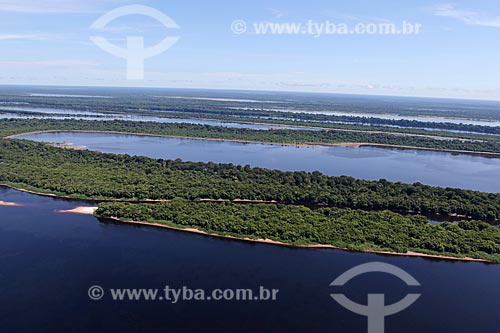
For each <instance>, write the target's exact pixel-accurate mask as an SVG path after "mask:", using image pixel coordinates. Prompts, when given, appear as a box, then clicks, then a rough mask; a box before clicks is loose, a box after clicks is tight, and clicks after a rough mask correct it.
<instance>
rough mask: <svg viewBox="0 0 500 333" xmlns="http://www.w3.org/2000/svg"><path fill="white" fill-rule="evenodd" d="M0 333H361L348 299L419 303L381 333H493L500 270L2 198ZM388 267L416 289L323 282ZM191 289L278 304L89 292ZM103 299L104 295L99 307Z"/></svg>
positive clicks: (387, 281)
mask: <svg viewBox="0 0 500 333" xmlns="http://www.w3.org/2000/svg"><path fill="white" fill-rule="evenodd" d="M0 200H4V201H10V202H18V203H24V204H25V205H26V206H25V207H0V216H2V218H1V219H0V267H2V268H1V270H0V304H1V306H2V311H1V313H0V327H1V330H2V332H16V333H17V332H30V333H31V332H124V333H126V332H138V331H144V332H157V331H158V328H159V327H165V330H166V331H167V330H168V331H171V332H208V333H210V332H217V333H220V332H249V333H250V332H252V333H253V332H366V325H367V322H366V318H365V317H362V316H358V315H355V314H353V313H351V312H349V311H347V310H346V309H344V308H342V307H341V306H340V305H338V304H337V303H336V302H334V301H333V300H332V299H331V298H330V296H329V294H331V293H333V292H336V293H339V292H341V293H345V294H346V295H347V296H348V297H349V298H351V299H352V300H353V301H355V302H359V303H366V295H367V293H385V294H386V299H387V303H393V302H397V301H399V300H400V299H401V298H403V297H404V296H406V295H407V294H408V293H409V292H412V293H420V294H422V296H421V298H420V299H419V300H418V301H417V302H416V303H415V304H414V305H413V306H411V307H410V308H408V309H407V310H405V311H403V312H401V313H399V314H396V315H394V316H391V317H387V318H386V332H388V333H396V332H397V333H399V332H407V333H421V332H436V333H437V332H455V333H461V332H463V333H466V332H467V333H470V332H480V333H483V332H484V333H491V332H497V331H498V327H499V326H500V316H498V308H499V305H500V301H499V299H500V284H499V283H498V281H499V279H500V265H486V264H481V263H460V262H449V261H436V260H429V259H422V258H407V257H392V256H381V255H374V254H361V253H349V252H343V251H334V250H305V249H290V248H284V247H278V246H272V245H262V244H259V245H256V244H249V243H244V242H240V241H232V240H221V239H215V238H211V237H205V236H201V235H194V234H188V233H182V232H176V231H169V230H163V229H155V228H152V227H137V226H130V225H116V224H106V223H101V222H99V221H98V220H97V219H95V218H93V217H92V216H85V215H67V214H60V213H56V212H55V210H57V209H70V208H74V207H75V206H79V205H88V204H86V203H84V202H76V201H74V202H70V201H65V200H60V199H53V198H48V197H40V196H34V195H31V194H25V193H21V192H18V191H14V190H10V189H6V188H0ZM373 261H379V262H384V263H389V264H393V265H396V266H398V267H400V268H402V269H404V270H406V271H407V272H408V273H409V274H411V275H412V276H414V277H415V278H416V279H417V280H418V281H419V282H420V284H421V287H417V288H415V287H411V288H410V287H407V286H406V285H405V284H404V283H403V282H402V281H400V280H398V279H397V278H395V277H391V276H390V275H386V274H381V273H372V274H369V275H366V276H360V277H357V278H356V279H354V280H352V281H351V282H350V283H349V284H347V285H346V286H344V287H342V288H341V289H336V288H332V287H329V284H330V283H331V282H332V281H333V280H334V279H335V278H337V277H338V276H339V275H340V274H342V273H344V272H345V271H346V270H348V269H350V268H352V267H354V266H356V265H359V264H362V263H367V262H373ZM93 285H100V286H102V287H103V288H104V289H105V290H106V289H107V288H160V289H163V288H164V287H165V285H169V286H170V287H171V288H182V286H187V287H189V288H193V289H205V290H213V289H217V288H220V289H226V288H251V289H256V288H259V286H264V287H266V288H276V289H279V290H280V292H279V294H278V298H277V301H274V302H272V301H269V302H255V301H251V302H244V301H239V302H237V301H223V302H216V301H207V302H196V301H186V302H179V303H177V304H171V303H169V302H166V301H156V302H154V301H150V302H147V301H133V302H132V301H122V302H119V301H112V300H111V298H110V297H109V295H107V294H106V295H105V297H104V298H103V299H102V300H101V301H92V300H90V299H89V297H88V295H87V291H88V289H89V287H90V286H93ZM106 296H107V297H106Z"/></svg>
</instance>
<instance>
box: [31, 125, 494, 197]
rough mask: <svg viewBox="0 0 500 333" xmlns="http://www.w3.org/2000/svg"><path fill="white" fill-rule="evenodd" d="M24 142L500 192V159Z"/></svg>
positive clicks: (62, 138)
mask: <svg viewBox="0 0 500 333" xmlns="http://www.w3.org/2000/svg"><path fill="white" fill-rule="evenodd" d="M21 138H24V139H29V140H35V141H43V142H69V143H72V144H74V145H77V146H86V147H87V148H88V149H91V150H96V151H100V152H106V153H118V154H129V155H143V156H149V157H153V158H164V159H176V158H181V159H183V160H186V161H198V162H208V161H213V162H218V163H233V164H238V165H246V164H249V165H251V166H259V167H264V168H270V169H279V170H288V171H302V170H304V171H315V170H319V171H321V172H323V173H325V174H327V175H336V176H338V175H347V176H353V177H356V178H361V179H368V180H378V179H381V178H384V179H387V180H390V181H401V182H404V183H414V182H421V183H423V184H428V185H434V186H443V187H457V188H463V189H472V190H478V191H484V192H492V193H498V192H500V177H498V175H499V174H500V159H497V158H487V157H481V156H472V155H464V154H450V153H442V152H430V151H419V150H401V149H386V148H375V147H361V148H353V147H323V148H311V147H295V146H280V145H266V144H254V143H250V144H244V143H236V142H222V141H208V140H194V139H178V138H165V137H151V136H137V135H122V134H107V133H69V132H59V133H40V134H31V135H25V136H22V137H21Z"/></svg>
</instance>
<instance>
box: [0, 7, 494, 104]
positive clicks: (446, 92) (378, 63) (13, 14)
mask: <svg viewBox="0 0 500 333" xmlns="http://www.w3.org/2000/svg"><path fill="white" fill-rule="evenodd" d="M127 5H141V6H148V7H151V8H153V9H155V10H157V11H159V12H161V13H163V14H165V15H166V16H168V17H169V18H170V19H171V21H169V22H170V23H173V22H175V24H176V26H177V27H173V25H172V24H167V25H168V27H167V26H165V25H164V24H163V23H162V22H160V21H158V20H157V18H153V17H148V16H145V15H141V14H139V13H136V14H133V13H131V14H130V15H127V16H122V17H117V18H116V19H114V20H112V21H110V22H107V24H105V25H104V26H103V27H100V28H98V29H92V28H91V25H92V24H93V23H94V22H95V21H96V20H97V19H99V18H100V17H101V16H103V15H105V14H106V13H108V12H110V11H111V10H114V9H116V8H121V7H123V6H127ZM129 8H130V7H129ZM134 8H137V7H134ZM235 21H236V22H235ZM242 22H244V24H246V30H245V29H243V28H242ZM403 22H407V23H411V24H413V25H415V26H416V25H417V24H418V25H419V26H420V30H419V33H418V34H417V33H415V34H392V35H387V34H366V33H364V34H351V33H348V34H327V33H326V30H322V32H323V33H322V34H319V33H318V31H319V30H310V25H311V24H315V26H317V27H320V25H321V24H323V25H325V26H326V25H327V24H330V26H335V27H336V28H337V31H338V30H339V27H343V26H345V27H347V28H348V29H349V30H350V31H351V30H353V28H355V27H357V25H363V26H364V27H366V26H370V25H371V26H372V27H373V26H375V27H378V26H380V25H381V24H387V23H391V24H395V26H396V27H397V29H399V28H400V27H402V26H403ZM265 24H288V25H295V26H299V27H300V32H299V33H297V34H293V33H288V34H287V33H285V34H272V33H269V32H268V33H267V34H263V33H262V32H261V33H259V32H258V31H256V27H257V28H259V25H260V27H262V26H263V25H265ZM275 27H276V26H275ZM278 27H279V26H278ZM281 27H283V26H281ZM304 27H306V28H307V29H309V30H307V31H305V29H306V28H304ZM324 29H326V28H324ZM312 32H314V33H312ZM95 36H97V37H103V38H105V39H106V40H107V41H108V42H109V43H111V44H113V45H116V47H119V48H121V49H123V50H126V49H127V47H128V44H127V40H128V39H129V37H143V38H144V44H145V47H146V48H150V47H154V46H155V45H157V44H158V43H160V42H161V41H162V40H164V39H165V38H167V37H168V38H173V37H175V38H178V40H176V42H175V43H173V45H172V46H171V47H170V48H168V49H167V50H165V51H164V52H162V53H160V54H158V55H155V56H153V57H151V58H148V59H145V60H144V61H143V63H144V77H143V78H142V79H138V78H135V79H133V80H131V79H130V78H127V68H128V67H127V61H126V59H125V58H121V57H117V56H116V55H113V54H110V53H108V52H107V51H105V50H103V49H102V48H100V47H98V46H97V45H96V44H95V43H94V42H93V41H92V40H91V39H90V38H91V37H95ZM0 50H1V52H0V84H26V85H64V86H66V85H68V86H70V85H71V86H132V87H169V88H210V89H248V90H272V91H304V92H329V93H352V94H373V95H397V96H426V97H446V98H466V99H494V100H500V2H498V0H476V1H470V0H469V1H466V0H457V1H454V2H447V1H446V0H444V1H443V2H441V1H439V0H438V1H435V0H434V1H428V0H406V1H401V0H377V1H373V0H349V1H345V0H309V1H293V2H292V1H289V0H252V1H237V0H217V1H206V0H196V1H195V0H163V1H160V0H146V1H140V0H138V1H122V0H85V1H84V0H79V1H77V0H43V1H39V0H0Z"/></svg>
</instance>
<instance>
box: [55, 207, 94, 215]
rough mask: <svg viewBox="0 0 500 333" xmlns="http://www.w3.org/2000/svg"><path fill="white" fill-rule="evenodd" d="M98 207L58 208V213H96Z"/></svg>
mask: <svg viewBox="0 0 500 333" xmlns="http://www.w3.org/2000/svg"><path fill="white" fill-rule="evenodd" d="M97 208H98V207H83V206H80V207H75V208H73V209H68V210H56V213H62V214H82V215H94V212H95V211H96V210H97Z"/></svg>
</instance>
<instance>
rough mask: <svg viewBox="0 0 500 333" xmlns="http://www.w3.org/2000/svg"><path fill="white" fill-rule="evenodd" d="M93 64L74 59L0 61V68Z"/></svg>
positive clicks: (95, 64) (93, 64) (93, 63)
mask: <svg viewBox="0 0 500 333" xmlns="http://www.w3.org/2000/svg"><path fill="white" fill-rule="evenodd" d="M97 65H98V64H97V63H95V62H90V61H85V60H75V59H57V60H36V61H18V60H16V61H0V66H10V67H23V68H25V67H43V68H45V67H73V66H97Z"/></svg>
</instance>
